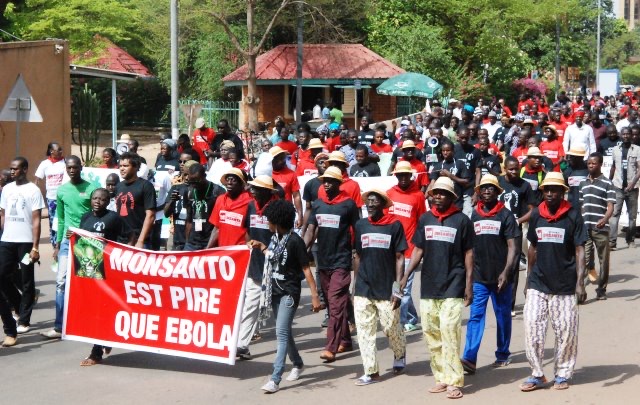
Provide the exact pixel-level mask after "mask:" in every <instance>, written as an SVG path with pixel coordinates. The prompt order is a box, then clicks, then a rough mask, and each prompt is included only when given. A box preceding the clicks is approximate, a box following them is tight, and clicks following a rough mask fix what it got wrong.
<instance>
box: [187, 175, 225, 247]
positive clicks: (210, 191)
mask: <svg viewBox="0 0 640 405" xmlns="http://www.w3.org/2000/svg"><path fill="white" fill-rule="evenodd" d="M224 193H225V190H224V188H222V187H220V186H219V185H217V184H213V183H212V182H210V181H207V187H206V189H205V193H204V195H201V193H200V192H198V190H196V189H195V188H193V187H190V189H189V195H188V202H187V204H188V206H187V222H191V232H190V233H189V240H188V242H189V244H191V245H194V246H196V247H197V248H198V249H204V248H205V247H206V246H207V243H208V242H209V237H210V236H211V231H213V227H214V226H213V224H211V223H210V222H209V217H210V216H211V211H213V206H214V205H215V204H216V200H217V199H218V197H219V196H221V195H222V194H224Z"/></svg>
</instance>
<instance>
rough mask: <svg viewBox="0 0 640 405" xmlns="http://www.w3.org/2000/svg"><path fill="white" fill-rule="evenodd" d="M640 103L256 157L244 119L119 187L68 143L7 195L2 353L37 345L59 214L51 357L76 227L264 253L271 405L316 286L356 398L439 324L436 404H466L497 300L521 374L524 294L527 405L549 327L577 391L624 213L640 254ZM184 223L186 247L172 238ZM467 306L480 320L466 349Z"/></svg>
mask: <svg viewBox="0 0 640 405" xmlns="http://www.w3.org/2000/svg"><path fill="white" fill-rule="evenodd" d="M639 99H640V92H639V93H629V94H624V93H623V94H619V95H617V96H610V97H604V98H601V97H600V94H599V93H598V92H595V93H594V94H593V96H592V97H590V98H588V99H587V98H583V97H581V96H579V97H577V98H576V99H575V100H572V99H569V98H568V97H567V95H566V94H564V93H561V94H560V95H559V96H558V97H557V100H556V101H555V102H554V103H553V104H551V105H548V104H547V103H546V102H545V100H544V99H539V98H531V97H529V95H527V94H523V95H521V96H520V99H519V102H518V104H517V106H513V110H512V109H511V108H509V107H508V106H507V105H506V104H505V103H504V100H500V99H496V98H494V99H493V100H491V101H487V102H485V100H483V99H480V100H478V101H477V103H475V105H473V104H471V103H467V102H465V101H463V100H461V101H458V100H455V99H450V100H448V103H447V105H446V106H442V105H440V103H439V102H438V101H434V102H432V103H431V104H430V105H429V108H428V109H427V110H426V111H424V112H421V113H418V114H414V115H413V116H405V117H402V118H401V119H400V120H397V121H393V123H392V125H391V126H390V127H389V126H387V125H385V124H377V125H373V127H372V123H373V119H372V117H370V116H367V115H365V116H364V117H363V118H362V119H361V121H360V126H359V128H357V129H350V128H348V127H347V125H346V123H345V122H344V121H343V119H342V118H343V115H342V113H341V112H340V111H339V110H338V109H337V108H336V107H335V105H333V106H331V107H332V108H325V109H320V107H319V106H318V108H319V111H321V114H322V117H323V118H326V119H327V121H326V123H325V124H323V125H321V126H320V127H319V128H317V129H315V130H313V131H312V130H311V127H310V126H309V125H308V124H307V123H302V124H299V125H297V126H295V127H292V128H290V127H287V126H286V125H285V123H284V122H283V121H277V122H276V125H275V128H274V131H273V133H272V134H271V135H270V136H268V137H264V139H262V140H261V147H262V151H261V153H260V154H259V155H257V156H251V155H250V154H249V153H248V152H247V151H246V150H245V148H244V146H243V145H244V144H243V140H242V139H241V138H240V137H238V136H237V135H236V134H234V133H232V132H231V128H230V126H229V123H228V122H227V121H226V120H221V121H219V122H218V123H217V126H216V128H215V129H214V128H209V127H207V125H206V123H205V121H204V120H203V119H198V120H197V121H196V130H195V131H194V133H193V136H192V138H190V137H189V136H188V135H181V136H180V137H179V138H178V139H177V140H173V139H171V138H168V139H163V140H162V141H161V144H160V149H159V154H158V156H157V158H156V162H155V164H154V165H153V166H151V165H150V164H149V163H150V162H147V161H145V160H144V159H143V158H141V157H140V156H139V155H138V154H137V153H136V152H137V149H138V147H139V143H138V142H137V141H136V140H135V139H131V138H130V137H129V136H125V135H123V136H122V138H121V140H120V141H119V142H120V143H123V144H126V146H127V147H126V148H125V149H126V150H127V151H126V152H122V153H119V154H118V152H116V150H114V149H111V148H107V149H105V150H104V151H103V153H102V158H103V164H102V165H101V166H100V167H102V168H106V169H117V170H118V171H119V175H117V174H116V173H112V174H110V175H109V176H108V177H107V178H106V184H105V187H104V188H101V187H97V186H96V185H94V184H93V183H91V182H89V181H87V180H84V179H83V177H82V170H83V166H82V162H81V159H80V158H78V157H77V156H73V155H72V156H67V157H63V153H62V148H61V146H60V145H59V144H57V143H51V144H49V145H48V147H47V153H46V155H47V158H46V159H45V160H44V161H43V162H42V163H40V165H39V166H38V167H37V170H36V171H35V176H34V177H35V183H32V182H30V181H29V178H30V177H31V176H30V175H29V170H30V168H29V162H27V161H26V159H24V158H22V157H16V158H15V159H14V160H13V161H12V162H11V165H10V167H9V169H7V170H3V171H2V173H1V176H0V186H1V187H2V189H1V190H2V194H1V196H0V216H1V223H2V231H3V233H2V236H1V239H0V315H1V316H2V322H3V327H4V333H5V338H4V341H3V344H2V345H3V346H5V347H10V346H14V345H16V344H17V342H18V335H19V334H21V333H26V332H28V331H29V330H30V328H31V323H30V318H31V314H32V311H33V309H34V306H35V304H36V303H37V300H38V291H37V290H36V288H35V279H34V264H35V263H38V262H39V260H40V253H39V248H40V246H39V241H40V236H41V226H40V224H41V210H42V209H43V208H45V207H46V208H47V211H48V213H49V225H50V226H49V228H50V243H51V245H52V246H53V248H54V253H53V256H54V257H53V259H54V266H56V267H57V278H56V300H55V303H56V305H55V322H54V326H53V328H52V329H50V330H47V331H43V332H41V334H42V335H43V336H44V337H46V338H48V339H58V338H60V337H61V334H62V327H63V314H64V305H65V300H64V296H65V291H64V290H65V280H66V270H67V260H68V257H69V237H70V231H69V229H70V228H71V227H75V228H80V229H83V230H85V231H88V232H92V233H94V234H96V235H98V236H100V237H103V238H106V239H108V240H115V241H118V242H121V243H126V244H129V245H132V246H135V247H137V248H144V249H151V250H167V249H170V250H183V251H197V250H202V249H207V248H212V247H222V246H233V245H243V244H247V245H248V246H249V247H250V248H251V249H252V254H251V259H250V263H249V270H248V276H247V282H246V287H245V290H244V307H243V309H242V316H241V320H240V326H239V328H240V329H239V338H238V342H237V350H236V353H237V357H238V358H240V359H244V360H250V359H251V358H252V355H251V352H250V345H251V342H252V341H254V340H255V339H257V338H259V337H260V332H259V329H260V325H261V324H262V323H263V322H264V321H265V320H266V319H268V318H269V317H270V316H274V317H275V336H276V341H277V343H276V347H277V349H276V354H275V360H274V366H273V373H272V375H271V377H270V378H269V381H268V382H267V383H266V384H265V385H264V386H263V387H262V389H263V390H264V391H265V392H268V393H274V392H276V391H278V390H279V386H280V384H281V381H282V379H283V375H284V371H285V363H286V357H289V360H290V361H291V363H292V368H291V369H290V371H289V373H288V374H287V376H286V380H287V381H295V380H297V379H298V378H299V377H300V375H301V373H302V372H303V370H304V361H303V359H302V357H301V356H300V354H299V352H298V350H297V349H296V344H295V341H294V338H293V334H292V324H293V319H294V315H295V313H296V309H297V308H298V306H299V304H300V296H301V292H302V285H301V283H302V280H303V279H304V280H306V283H307V284H308V286H309V288H310V291H311V306H312V310H313V311H314V312H320V311H322V312H323V313H324V314H325V317H324V320H323V322H322V326H323V327H326V344H325V346H324V349H323V351H322V352H321V354H320V358H321V359H323V360H324V362H326V363H332V362H335V361H338V360H339V359H340V355H341V354H342V353H345V352H350V351H353V350H355V349H356V345H355V344H354V342H353V340H352V335H354V334H356V335H357V343H358V345H357V348H358V349H359V351H360V355H361V358H362V363H363V368H364V372H363V374H362V376H361V377H360V378H358V379H357V380H356V385H359V386H365V385H369V384H372V383H376V382H378V381H380V368H379V365H378V361H377V349H376V332H377V328H378V324H380V325H381V327H382V331H383V332H384V334H385V335H386V336H387V337H388V340H389V348H390V349H391V350H392V351H393V356H394V360H393V365H392V370H393V373H395V374H398V373H402V372H403V370H404V368H405V366H406V363H407V353H406V338H405V335H406V334H407V333H410V332H412V331H414V330H416V329H418V328H419V326H418V325H419V324H420V325H421V328H422V333H423V336H424V339H425V341H426V344H427V347H428V349H429V353H430V364H431V369H432V371H433V375H434V378H435V384H434V385H433V386H432V387H431V388H430V389H429V392H431V393H446V396H447V397H448V398H452V399H456V398H460V397H462V396H463V393H462V387H463V386H464V375H465V374H474V373H475V372H476V366H477V357H478V350H479V347H480V344H481V341H482V338H483V332H484V329H485V320H486V312H487V303H488V301H489V300H491V302H492V306H493V309H494V313H495V317H496V323H497V336H496V346H497V347H496V351H495V362H494V363H493V364H492V365H493V367H506V366H508V365H509V364H510V363H511V353H510V351H509V347H510V340H511V332H512V319H513V317H515V316H516V315H517V313H516V303H517V302H518V300H519V298H518V297H517V295H516V291H517V289H518V284H519V283H525V287H524V291H525V299H524V310H523V312H522V317H523V325H524V330H525V336H526V355H527V359H528V361H529V363H530V366H531V376H530V377H529V378H527V379H526V380H525V381H524V382H523V383H522V384H521V385H520V389H521V390H522V391H533V390H536V389H538V388H540V387H542V386H544V385H545V384H546V383H547V378H546V377H545V375H544V371H543V362H544V347H545V337H546V334H547V327H548V325H549V323H550V324H551V327H552V329H553V332H554V335H555V349H554V355H553V359H554V375H553V378H552V382H553V387H554V388H555V389H559V390H562V389H566V388H568V387H569V383H570V380H571V377H572V375H573V371H574V368H575V364H576V358H577V348H578V305H580V304H584V303H585V300H586V297H587V294H586V286H587V284H588V283H589V282H591V283H593V284H594V285H595V294H596V295H595V297H596V300H598V301H599V300H606V299H607V283H608V276H609V258H610V251H612V250H616V249H618V248H619V244H618V231H619V229H618V228H619V226H618V225H619V219H620V216H621V213H622V211H623V206H626V210H627V214H628V226H627V227H626V229H625V230H624V233H625V235H624V240H625V242H626V245H627V246H628V248H634V247H635V234H636V226H635V221H636V213H637V211H638V180H639V179H640V170H638V169H639V168H640V121H638V112H637V102H638V100H639ZM325 110H326V114H325ZM314 111H315V109H314ZM383 161H386V162H390V164H389V166H388V167H387V166H386V165H383V164H382V162H383ZM381 174H384V175H388V176H393V177H394V178H395V181H394V184H395V185H393V186H392V187H390V188H388V189H382V188H380V187H374V188H372V189H369V190H367V191H366V192H365V193H361V190H360V186H359V184H358V182H357V181H354V180H353V178H357V177H375V176H380V175H381ZM301 178H304V179H305V181H306V183H304V184H303V185H302V187H301V184H300V179H301ZM41 183H42V184H41ZM381 184H383V183H381ZM40 185H42V186H44V189H45V190H46V193H45V195H44V196H43V195H42V193H41V191H40V188H39V187H38V186H40ZM165 218H169V219H170V222H171V233H170V235H171V236H170V238H169V239H170V240H167V239H166V238H163V237H162V223H163V220H164V219H165ZM596 256H597V257H596ZM312 263H313V265H314V267H315V269H314V272H312V270H311V264H312ZM416 269H420V274H419V277H420V289H419V290H420V291H419V292H418V295H419V297H420V301H419V303H418V304H419V305H417V307H418V308H416V305H415V304H416V303H414V301H413V299H412V291H413V281H414V275H415V270H416ZM521 270H526V276H525V277H524V278H523V279H522V280H520V276H519V273H520V271H521ZM464 307H469V308H470V309H469V311H470V312H469V321H468V324H467V328H466V336H465V337H464V339H463V336H462V312H463V308H464ZM463 341H464V347H463V350H461V346H462V342H463ZM110 351H111V349H110V348H108V347H103V346H99V345H95V346H94V347H93V348H92V350H91V353H90V355H89V356H88V357H87V358H86V359H84V360H83V361H82V363H81V365H83V366H92V365H95V364H97V363H99V362H100V361H102V359H103V356H104V355H106V354H108V353H109V352H110Z"/></svg>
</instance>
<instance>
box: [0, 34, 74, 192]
mask: <svg viewBox="0 0 640 405" xmlns="http://www.w3.org/2000/svg"><path fill="white" fill-rule="evenodd" d="M56 45H58V49H56ZM60 46H61V47H62V48H60ZM19 74H22V77H23V79H24V81H25V83H26V85H27V87H28V89H29V91H30V92H31V95H32V96H33V100H34V102H35V104H36V105H37V106H38V109H39V110H40V114H41V115H42V121H43V122H38V123H26V122H21V123H20V152H19V153H20V155H22V156H24V157H26V158H27V160H28V161H29V174H28V177H29V179H33V174H34V172H35V170H36V168H37V167H38V164H39V163H40V161H42V160H44V159H45V153H46V149H47V144H48V143H49V142H51V141H57V142H59V143H60V144H61V146H62V148H63V150H64V153H65V155H69V154H70V151H71V84H70V77H69V48H68V44H67V42H66V41H61V40H55V41H33V42H8V43H0V109H1V108H2V107H3V106H4V104H5V101H6V100H7V98H8V96H9V93H10V92H11V89H12V87H13V85H14V83H15V81H16V79H17V77H18V75H19ZM15 152H16V123H15V122H6V121H0V168H6V167H8V166H9V164H10V162H11V160H12V159H13V157H14V156H15Z"/></svg>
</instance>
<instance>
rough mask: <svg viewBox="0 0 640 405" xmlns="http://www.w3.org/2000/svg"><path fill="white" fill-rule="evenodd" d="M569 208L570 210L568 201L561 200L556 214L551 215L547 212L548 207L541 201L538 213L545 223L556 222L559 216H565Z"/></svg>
mask: <svg viewBox="0 0 640 405" xmlns="http://www.w3.org/2000/svg"><path fill="white" fill-rule="evenodd" d="M570 208H571V204H569V201H567V200H562V201H560V206H559V207H558V210H557V211H556V213H555V214H552V213H551V212H550V211H549V207H548V206H547V202H546V201H543V202H542V203H541V204H540V205H539V206H538V212H540V216H541V217H542V218H544V219H546V220H547V222H556V221H557V220H559V219H560V217H561V216H563V215H564V214H566V213H567V211H569V209H570Z"/></svg>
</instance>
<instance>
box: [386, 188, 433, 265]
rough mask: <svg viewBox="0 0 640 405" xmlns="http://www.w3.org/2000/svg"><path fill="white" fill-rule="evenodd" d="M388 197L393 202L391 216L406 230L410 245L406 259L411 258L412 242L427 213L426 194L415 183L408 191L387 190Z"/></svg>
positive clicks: (398, 189)
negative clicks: (423, 216) (420, 222)
mask: <svg viewBox="0 0 640 405" xmlns="http://www.w3.org/2000/svg"><path fill="white" fill-rule="evenodd" d="M387 195H388V196H389V198H391V201H393V207H391V208H389V214H392V215H393V216H394V217H395V219H397V220H398V221H400V223H401V224H402V227H403V228H404V234H405V236H406V238H407V244H408V245H409V248H408V249H407V250H405V252H404V257H406V258H409V257H411V252H413V248H414V245H413V243H412V242H411V240H412V239H413V234H414V233H415V232H416V228H417V227H418V220H419V219H420V217H421V216H422V214H424V213H425V212H426V211H427V208H426V204H425V198H424V194H422V192H421V191H420V187H419V186H418V185H417V184H416V183H415V182H414V183H413V184H412V185H411V186H409V188H408V189H407V190H402V189H400V187H398V186H394V187H391V188H390V189H389V190H387Z"/></svg>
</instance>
